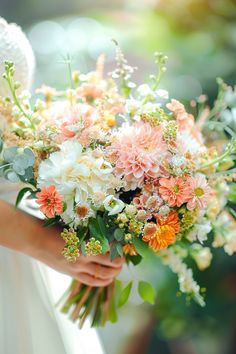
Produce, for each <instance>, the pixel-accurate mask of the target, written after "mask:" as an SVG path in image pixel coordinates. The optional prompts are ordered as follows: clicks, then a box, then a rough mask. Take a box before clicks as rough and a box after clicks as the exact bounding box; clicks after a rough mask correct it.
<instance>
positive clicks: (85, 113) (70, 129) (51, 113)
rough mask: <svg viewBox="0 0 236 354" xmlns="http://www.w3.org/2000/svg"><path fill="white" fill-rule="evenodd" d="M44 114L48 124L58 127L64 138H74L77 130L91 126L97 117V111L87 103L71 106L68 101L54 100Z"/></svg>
mask: <svg viewBox="0 0 236 354" xmlns="http://www.w3.org/2000/svg"><path fill="white" fill-rule="evenodd" d="M44 116H45V118H46V123H47V124H49V125H51V126H55V127H57V128H58V130H59V132H60V133H61V135H62V140H63V138H67V139H68V138H73V137H74V136H75V135H76V132H77V131H80V130H81V129H86V128H89V127H91V126H92V125H93V122H94V120H95V118H96V111H95V110H94V108H93V107H91V106H89V105H87V104H76V105H73V106H71V105H70V104H69V103H68V102H67V101H65V102H54V103H53V104H52V105H51V106H50V107H49V109H47V110H46V111H45V112H44ZM44 126H45V123H44V125H43V127H44Z"/></svg>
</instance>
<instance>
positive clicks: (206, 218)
mask: <svg viewBox="0 0 236 354" xmlns="http://www.w3.org/2000/svg"><path fill="white" fill-rule="evenodd" d="M116 60H117V66H116V68H115V70H114V71H113V72H112V73H110V74H108V75H107V78H104V73H103V69H104V68H103V67H104V57H103V56H100V57H99V59H98V61H97V67H96V70H95V71H93V72H89V73H88V74H86V75H85V74H81V73H80V72H77V71H76V72H71V65H70V62H69V61H68V62H67V64H68V68H69V78H70V88H68V89H66V90H64V91H58V90H56V89H54V88H51V87H47V86H42V87H41V88H40V89H38V90H37V91H36V92H37V93H38V94H41V95H43V96H44V98H43V99H39V98H38V99H37V100H35V102H34V104H32V103H30V94H29V93H28V92H21V93H19V94H18V93H17V92H18V89H19V83H18V82H15V81H14V64H13V63H11V62H5V73H4V75H3V77H4V79H5V81H6V83H7V84H8V87H9V91H10V94H11V95H10V96H9V97H5V98H1V101H0V108H1V115H2V116H3V117H4V118H5V120H6V125H5V127H4V128H3V130H2V132H1V140H0V163H1V165H0V174H1V175H2V176H3V177H5V178H6V179H8V180H10V181H12V182H15V183H19V182H21V183H23V184H24V185H25V186H24V188H23V189H21V190H20V192H19V194H18V197H17V200H16V205H18V204H19V203H20V202H21V200H22V198H23V197H25V196H27V197H28V198H29V197H30V198H34V199H36V201H37V203H38V205H39V208H40V210H41V212H42V213H43V214H44V216H45V226H50V225H54V224H59V225H61V230H62V231H61V237H62V238H63V239H64V241H65V247H64V249H63V251H62V253H63V255H64V257H65V258H66V259H67V261H68V262H75V261H76V260H77V259H78V257H80V256H81V254H82V255H84V256H86V257H89V256H91V255H93V256H96V255H98V254H101V253H107V252H109V253H110V257H111V259H112V260H113V259H115V258H116V257H125V259H126V262H127V264H130V263H132V264H134V265H137V264H138V263H140V262H141V260H142V259H143V258H147V257H149V255H150V252H154V253H156V255H157V256H158V257H159V258H160V259H161V260H162V261H163V262H164V264H166V265H168V266H169V267H170V268H171V269H172V270H173V272H175V273H176V274H177V275H178V280H179V285H180V290H181V292H183V293H186V294H187V295H188V296H189V297H193V298H194V299H195V300H196V301H197V302H198V303H199V304H200V305H201V306H203V305H204V298H203V294H202V289H201V288H200V286H199V285H198V284H197V283H196V281H195V280H194V279H193V272H192V269H191V268H188V266H187V264H188V258H189V257H191V258H193V259H194V260H195V261H196V263H197V265H198V267H199V268H200V269H202V270H203V269H205V268H206V267H208V266H209V265H210V262H211V258H212V255H211V250H210V245H211V244H212V245H213V246H223V247H224V248H225V251H226V252H227V253H228V254H232V253H233V252H235V251H236V234H235V231H234V230H235V221H234V215H235V212H234V210H233V208H232V207H231V206H229V205H228V201H227V198H228V195H229V194H230V195H231V196H233V195H234V194H235V187H234V183H233V180H234V178H235V175H234V172H236V170H235V169H233V168H231V167H233V166H234V159H235V153H236V140H235V139H234V136H235V133H234V130H233V128H230V125H229V124H226V123H225V117H226V118H227V117H228V118H227V119H229V116H230V114H232V113H231V111H230V110H229V109H228V110H227V107H229V108H230V107H232V105H231V104H232V102H235V97H236V94H235V93H234V91H233V89H232V88H230V87H228V86H227V85H225V84H224V83H223V82H222V81H220V80H219V88H220V90H219V96H218V98H217V100H216V102H215V105H214V107H213V108H212V110H210V109H209V108H208V106H207V105H206V100H205V97H203V96H202V97H200V98H199V99H198V100H197V101H195V102H192V103H191V107H190V108H191V110H192V111H193V112H194V113H195V119H194V116H193V115H192V114H189V113H187V111H186V109H185V107H184V105H183V104H182V103H180V102H178V101H177V100H175V99H171V100H169V98H168V93H167V92H166V91H165V90H163V89H160V88H159V84H160V81H161V77H162V75H163V73H164V72H165V70H166V67H165V65H166V60H167V58H166V57H165V56H164V55H163V54H162V53H157V54H156V56H155V62H156V64H157V74H156V75H151V76H150V78H149V81H148V83H145V84H141V85H136V84H134V83H133V82H132V81H131V76H132V74H133V72H134V70H135V68H133V67H131V66H129V65H128V64H127V61H126V59H125V58H124V55H123V53H122V52H121V50H120V48H119V47H118V46H117V55H116ZM227 100H228V103H227ZM232 198H233V197H232ZM58 237H59V236H58ZM205 241H207V242H208V243H207V245H208V247H206V246H204V245H203V243H204V242H205ZM131 288H132V281H131V282H129V283H128V284H126V285H125V286H123V284H122V283H121V282H119V281H116V282H114V283H113V284H111V285H109V286H107V287H104V288H102V287H100V288H99V287H89V286H87V285H84V284H80V283H79V282H78V281H76V280H73V282H72V284H71V287H70V289H69V290H68V294H67V296H68V297H67V299H66V300H65V302H64V306H63V311H64V312H70V313H71V318H72V319H73V320H74V321H76V320H79V321H80V325H81V326H82V325H83V323H84V321H85V319H86V318H87V316H88V315H91V316H92V325H93V326H96V325H103V324H104V323H105V322H106V321H107V320H110V321H113V322H114V321H116V309H117V307H120V306H122V305H124V304H125V302H126V301H127V300H128V297H129V295H130V292H131ZM138 293H139V295H140V296H141V298H142V299H143V300H144V301H147V302H149V303H154V301H155V291H154V289H153V287H152V286H151V284H149V283H148V282H146V281H143V280H141V279H140V281H139V283H138Z"/></svg>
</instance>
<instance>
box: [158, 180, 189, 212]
mask: <svg viewBox="0 0 236 354" xmlns="http://www.w3.org/2000/svg"><path fill="white" fill-rule="evenodd" d="M159 183H160V187H159V193H160V195H161V197H162V199H163V200H165V201H166V202H167V203H168V204H169V206H170V207H174V206H176V205H177V207H180V206H181V205H182V204H184V203H186V202H187V201H188V199H189V185H188V182H187V181H186V180H184V179H183V178H182V177H173V176H172V177H170V178H161V179H160V181H159Z"/></svg>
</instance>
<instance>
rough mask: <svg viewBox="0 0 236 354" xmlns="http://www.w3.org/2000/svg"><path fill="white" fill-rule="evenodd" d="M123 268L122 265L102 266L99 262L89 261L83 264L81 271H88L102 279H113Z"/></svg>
mask: <svg viewBox="0 0 236 354" xmlns="http://www.w3.org/2000/svg"><path fill="white" fill-rule="evenodd" d="M121 269H122V268H121V267H119V268H111V267H105V266H102V265H100V264H98V263H87V264H84V265H82V267H81V268H80V271H79V272H81V273H88V274H90V275H92V276H94V277H96V278H100V279H111V278H115V277H116V276H117V275H118V274H119V273H120V271H121Z"/></svg>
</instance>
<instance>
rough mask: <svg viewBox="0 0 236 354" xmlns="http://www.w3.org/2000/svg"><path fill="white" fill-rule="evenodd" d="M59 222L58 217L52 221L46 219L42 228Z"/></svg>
mask: <svg viewBox="0 0 236 354" xmlns="http://www.w3.org/2000/svg"><path fill="white" fill-rule="evenodd" d="M59 221H60V216H56V217H55V218H52V219H47V220H46V221H45V223H44V225H43V226H44V227H49V226H53V225H55V224H57V223H58V222H59Z"/></svg>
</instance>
